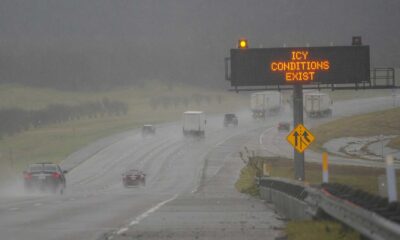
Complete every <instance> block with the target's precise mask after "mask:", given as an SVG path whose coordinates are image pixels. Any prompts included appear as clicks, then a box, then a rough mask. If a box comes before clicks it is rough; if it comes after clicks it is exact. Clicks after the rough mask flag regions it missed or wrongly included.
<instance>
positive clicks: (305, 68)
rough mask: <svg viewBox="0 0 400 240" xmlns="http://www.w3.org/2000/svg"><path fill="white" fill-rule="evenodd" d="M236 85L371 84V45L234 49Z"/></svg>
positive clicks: (232, 72) (231, 58) (232, 78)
mask: <svg viewBox="0 0 400 240" xmlns="http://www.w3.org/2000/svg"><path fill="white" fill-rule="evenodd" d="M230 61H231V68H230V69H231V77H230V81H231V85H232V86H268V85H294V84H349V83H352V84H354V83H369V75H370V69H369V68H370V65H369V46H337V47H307V48H306V47H304V48H248V49H231V56H230Z"/></svg>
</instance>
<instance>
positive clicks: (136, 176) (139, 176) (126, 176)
mask: <svg viewBox="0 0 400 240" xmlns="http://www.w3.org/2000/svg"><path fill="white" fill-rule="evenodd" d="M122 183H123V185H124V187H134V186H139V185H141V186H144V185H146V174H144V173H143V172H142V171H139V170H135V169H131V170H128V171H126V172H124V173H123V174H122Z"/></svg>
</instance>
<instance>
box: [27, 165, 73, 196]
mask: <svg viewBox="0 0 400 240" xmlns="http://www.w3.org/2000/svg"><path fill="white" fill-rule="evenodd" d="M66 173H67V171H65V170H64V171H62V170H61V168H60V166H58V165H57V164H54V163H34V164H30V165H29V167H28V168H27V170H25V171H24V172H23V175H24V187H25V189H26V190H27V191H33V190H39V191H43V192H45V191H49V192H52V193H57V192H59V193H60V194H63V193H64V189H65V188H66V179H65V175H64V174H66Z"/></svg>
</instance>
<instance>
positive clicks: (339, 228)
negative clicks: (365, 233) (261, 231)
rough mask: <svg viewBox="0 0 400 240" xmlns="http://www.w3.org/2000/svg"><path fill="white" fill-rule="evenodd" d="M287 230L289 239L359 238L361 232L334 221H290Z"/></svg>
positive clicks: (343, 239) (348, 239)
mask: <svg viewBox="0 0 400 240" xmlns="http://www.w3.org/2000/svg"><path fill="white" fill-rule="evenodd" d="M285 232H286V234H287V239H288V240H337V239H341V240H359V239H361V238H360V234H359V233H357V232H355V231H354V230H352V229H349V228H347V227H345V226H343V225H342V224H340V223H338V222H334V221H326V220H323V221H311V220H308V221H290V222H288V223H287V225H286V228H285Z"/></svg>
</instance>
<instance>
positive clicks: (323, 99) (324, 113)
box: [303, 92, 333, 118]
mask: <svg viewBox="0 0 400 240" xmlns="http://www.w3.org/2000/svg"><path fill="white" fill-rule="evenodd" d="M303 103H304V112H305V113H306V114H307V116H308V117H310V118H320V117H330V116H332V109H331V106H332V104H333V101H332V100H331V98H330V96H329V95H328V94H326V93H320V92H307V93H304V98H303Z"/></svg>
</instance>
